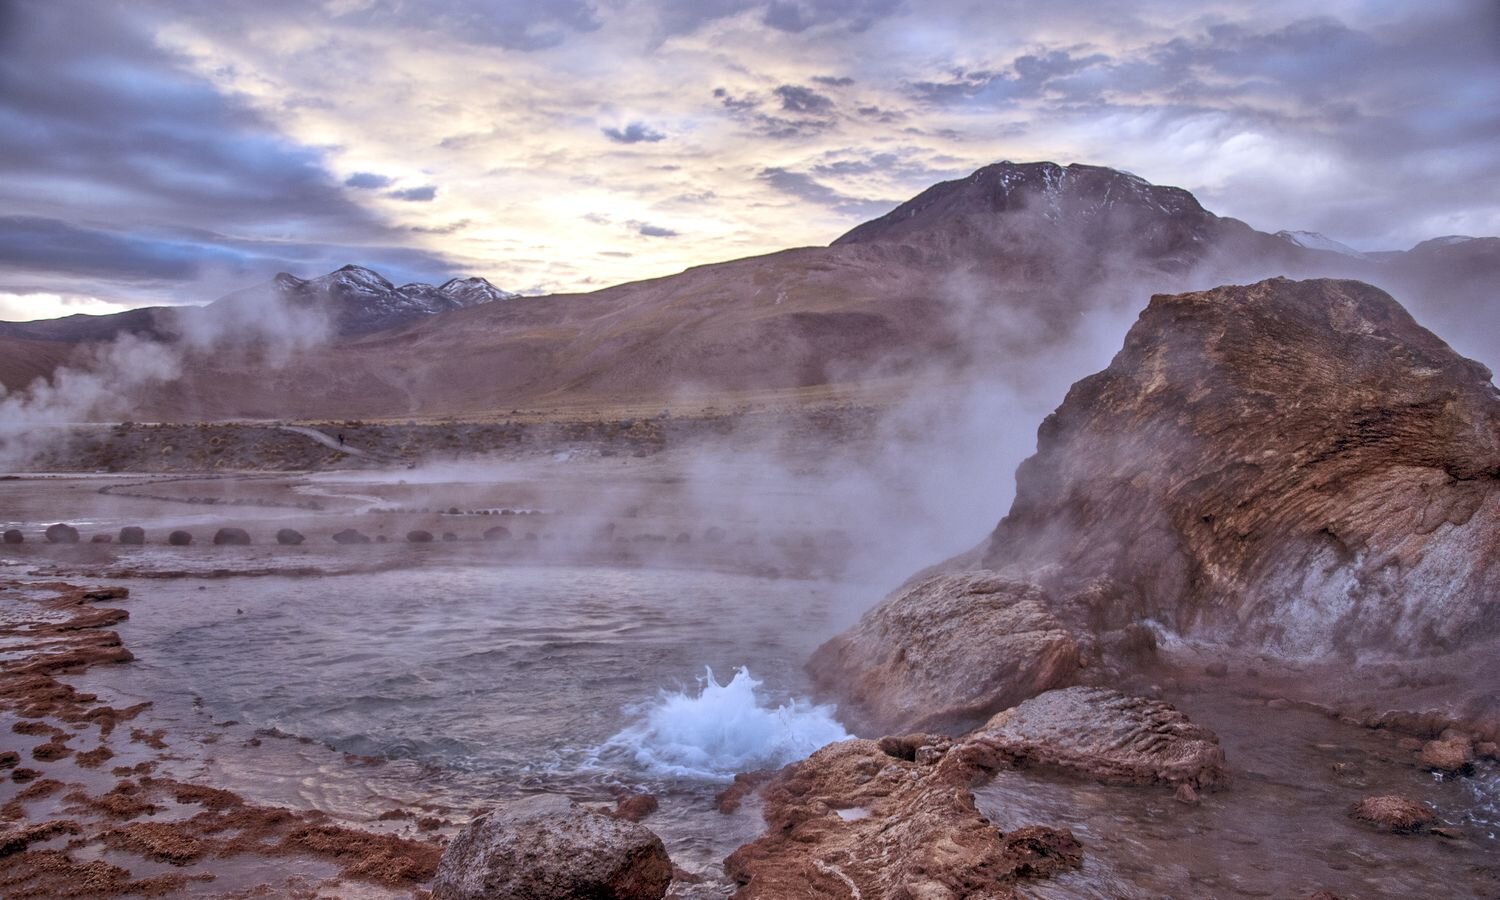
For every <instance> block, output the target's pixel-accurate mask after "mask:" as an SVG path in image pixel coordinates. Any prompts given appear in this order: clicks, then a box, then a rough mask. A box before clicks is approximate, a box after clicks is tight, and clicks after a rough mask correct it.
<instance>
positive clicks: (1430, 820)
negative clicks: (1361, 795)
mask: <svg viewBox="0 0 1500 900" xmlns="http://www.w3.org/2000/svg"><path fill="white" fill-rule="evenodd" d="M1349 815H1351V816H1353V817H1354V818H1355V819H1356V820H1357V821H1360V822H1364V823H1365V824H1366V825H1371V826H1373V827H1375V828H1379V829H1380V830H1381V831H1389V832H1392V833H1394V834H1413V833H1415V832H1419V831H1424V830H1426V829H1427V828H1429V827H1430V826H1432V825H1433V824H1434V823H1435V822H1437V816H1435V815H1433V813H1432V810H1430V809H1428V808H1427V807H1426V806H1423V805H1422V804H1420V803H1418V802H1417V801H1415V800H1408V799H1407V798H1405V797H1398V796H1395V795H1393V794H1386V795H1382V796H1379V797H1366V798H1365V799H1363V800H1361V801H1359V802H1358V803H1356V804H1354V807H1353V808H1352V809H1350V810H1349Z"/></svg>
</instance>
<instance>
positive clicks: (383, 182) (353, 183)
mask: <svg viewBox="0 0 1500 900" xmlns="http://www.w3.org/2000/svg"><path fill="white" fill-rule="evenodd" d="M394 180H395V179H393V178H388V177H386V176H384V175H377V174H375V173H374V172H355V173H354V174H353V175H350V176H349V177H348V178H345V179H344V187H352V188H360V189H361V190H370V189H376V188H383V187H390V185H391V182H392V181H394Z"/></svg>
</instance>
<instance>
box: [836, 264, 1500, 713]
mask: <svg viewBox="0 0 1500 900" xmlns="http://www.w3.org/2000/svg"><path fill="white" fill-rule="evenodd" d="M970 566H977V567H980V568H982V569H985V570H987V571H986V572H982V573H970V574H967V575H960V576H951V575H950V576H946V578H947V580H943V579H932V580H930V581H927V582H924V583H922V584H919V585H917V586H916V587H914V588H912V589H911V590H908V591H905V592H900V593H897V594H896V595H894V596H892V597H891V598H889V599H887V600H886V601H885V602H884V603H882V604H881V605H880V606H878V607H877V608H875V609H874V610H872V611H871V612H870V613H868V614H866V616H865V617H864V618H863V619H862V620H861V621H860V623H859V624H858V625H856V626H855V627H854V628H853V629H851V630H850V631H848V632H846V633H845V634H843V635H840V636H839V637H837V638H835V639H834V640H832V641H830V642H829V643H828V644H826V645H824V646H823V647H822V648H820V649H819V651H818V652H817V654H816V656H815V658H814V659H813V661H812V662H811V663H810V669H811V671H812V672H813V673H814V674H815V675H816V676H817V677H818V681H819V682H820V684H822V685H823V687H825V688H826V689H829V690H832V691H833V692H835V693H837V694H839V695H840V697H841V698H842V699H844V700H845V702H846V703H847V704H848V706H849V707H850V708H851V709H853V710H854V711H855V712H856V713H857V714H861V715H869V716H870V718H872V719H873V720H875V721H876V722H877V723H879V724H881V725H883V726H884V727H886V728H887V729H890V728H903V727H912V726H915V725H916V724H918V723H925V722H929V721H932V719H933V714H934V712H935V711H937V712H942V713H947V712H950V711H951V712H963V711H965V709H967V710H968V711H969V712H973V713H978V712H988V711H993V710H996V709H1000V708H1003V707H1004V706H1006V705H1008V703H1009V702H1011V701H1013V700H1015V699H1018V692H1024V691H1025V690H1026V685H1027V683H1028V681H1031V680H1032V679H1033V677H1035V680H1034V681H1032V684H1033V685H1034V686H1033V687H1031V688H1030V690H1031V692H1033V693H1035V692H1037V691H1040V690H1042V689H1045V688H1046V687H1049V686H1053V685H1056V684H1060V683H1064V681H1065V680H1066V679H1067V678H1068V677H1069V676H1068V675H1067V674H1065V673H1066V671H1067V670H1068V669H1069V668H1070V663H1069V660H1070V659H1079V660H1081V661H1082V662H1083V663H1085V664H1087V666H1088V671H1087V674H1088V676H1089V677H1090V678H1093V679H1095V680H1096V681H1100V682H1102V681H1104V680H1105V679H1107V678H1110V677H1111V673H1114V672H1116V671H1118V670H1119V669H1120V668H1121V667H1128V666H1129V665H1131V664H1132V663H1131V658H1132V656H1133V655H1137V654H1140V653H1149V651H1150V646H1151V645H1152V644H1153V643H1154V640H1153V635H1152V634H1151V633H1150V632H1151V631H1155V630H1157V629H1161V630H1164V631H1166V632H1169V633H1176V634H1177V635H1181V636H1183V637H1185V638H1187V639H1189V640H1191V641H1194V642H1199V643H1209V644H1214V643H1220V644H1228V645H1233V646H1234V647H1236V648H1239V649H1240V650H1243V651H1248V652H1254V653H1272V654H1275V655H1278V656H1282V657H1292V658H1300V659H1309V660H1310V659H1313V658H1325V657H1327V656H1329V655H1330V654H1332V655H1335V656H1342V657H1343V658H1344V659H1345V660H1346V661H1347V660H1349V659H1360V660H1364V659H1372V660H1374V659H1379V658H1384V659H1387V660H1401V661H1410V660H1413V659H1417V658H1429V657H1437V656H1439V655H1441V654H1451V653H1453V652H1455V651H1458V650H1463V649H1466V648H1469V647H1473V646H1476V645H1481V646H1485V647H1491V646H1497V641H1500V614H1497V613H1500V392H1497V391H1496V389H1495V386H1494V385H1493V384H1492V383H1491V381H1490V373H1489V371H1488V370H1486V369H1485V368H1484V367H1483V366H1481V365H1479V364H1478V363H1475V362H1473V361H1471V360H1467V359H1464V358H1463V357H1461V356H1459V355H1458V354H1456V353H1454V352H1453V350H1452V349H1450V348H1449V347H1448V346H1447V345H1446V344H1444V343H1443V342H1442V341H1441V340H1439V339H1438V338H1436V337H1435V336H1434V335H1432V334H1431V333H1430V332H1428V331H1426V330H1425V329H1423V328H1422V327H1421V326H1419V325H1418V324H1417V323H1416V322H1415V321H1414V320H1413V319H1412V318H1411V316H1410V315H1408V314H1407V313H1406V311H1405V310H1403V309H1402V308H1401V306H1400V305H1399V304H1397V303H1396V301H1394V300H1393V299H1392V298H1391V297H1390V296H1388V295H1387V294H1385V293H1384V292H1382V291H1380V290H1378V289H1376V288H1373V287H1370V286H1369V285H1365V284H1361V283H1358V282H1352V281H1334V280H1315V281H1303V282H1294V281H1288V280H1286V279H1279V278H1278V279H1271V280H1269V281H1263V282H1260V283H1258V284H1253V285H1248V286H1229V287H1221V288H1215V289H1213V290H1210V291H1203V292H1199V293H1189V294H1179V295H1172V296H1166V295H1161V296H1156V297H1153V298H1152V299H1151V302H1150V304H1149V306H1148V307H1147V308H1146V310H1145V311H1144V312H1143V313H1142V314H1141V317H1140V319H1139V320H1138V321H1137V322H1136V324H1135V326H1134V327H1132V328H1131V330H1130V332H1129V334H1128V335H1127V337H1126V339H1125V344H1124V347H1123V349H1122V350H1121V351H1120V352H1119V353H1118V354H1117V355H1116V356H1115V358H1114V360H1113V361H1112V362H1111V363H1110V365H1109V367H1108V368H1107V369H1105V370H1104V371H1102V372H1100V373H1098V374H1096V375H1093V376H1090V377H1088V378H1085V379H1084V380H1082V381H1080V382H1078V383H1077V384H1075V385H1074V386H1073V388H1072V389H1071V390H1070V391H1069V392H1068V395H1067V398H1066V399H1065V400H1064V402H1063V404H1062V405H1061V406H1060V407H1059V408H1058V409H1057V410H1056V411H1055V412H1054V413H1052V415H1050V416H1048V418H1047V419H1046V421H1045V422H1043V424H1042V426H1041V428H1040V429H1039V431H1038V439H1037V452H1036V454H1035V455H1034V456H1032V457H1031V458H1029V459H1028V460H1026V461H1025V462H1024V463H1023V464H1022V465H1021V467H1020V468H1019V470H1018V471H1017V475H1016V499H1015V501H1014V503H1013V505H1012V507H1011V510H1010V512H1009V514H1008V515H1007V516H1006V517H1005V518H1004V519H1003V520H1002V521H1001V522H1000V523H999V525H998V526H997V527H996V529H995V531H994V533H993V534H992V535H991V536H990V538H989V539H988V540H987V541H986V542H985V544H983V545H982V546H981V547H980V548H978V549H977V550H975V551H974V552H972V553H970V554H967V555H966V556H965V557H962V558H960V559H959V560H957V561H955V562H954V563H950V564H948V566H947V567H946V568H948V569H949V570H951V569H954V568H959V567H970ZM965 579H973V581H972V582H970V581H968V580H965ZM990 582H999V583H1008V584H1009V585H1011V586H1010V587H1006V588H1003V589H1001V591H1000V594H1001V596H1002V597H1004V598H1007V599H1005V600H1003V601H997V599H996V597H995V596H994V595H986V594H983V593H980V594H977V595H976V594H975V593H974V591H973V589H972V585H974V584H988V583H990ZM1011 597H1014V598H1015V599H1014V600H1010V599H1008V598H1011ZM1022 598H1029V599H1030V601H1032V602H1026V601H1025V600H1023V599H1022ZM1023 610H1024V614H1022V611H1023ZM949 620H951V621H953V622H954V623H955V624H954V625H953V626H952V627H950V626H949V625H948V622H949ZM1065 636H1066V639H1065ZM1070 645H1071V646H1075V647H1076V649H1075V650H1073V651H1072V652H1071V653H1070V652H1068V651H1067V650H1066V649H1065V648H1067V647H1069V646H1070ZM1486 652H1488V651H1486ZM1018 655H1019V656H1020V658H1021V659H1022V660H1023V661H1022V662H1018ZM1100 661H1102V662H1103V663H1104V665H1095V663H1096V662H1100ZM1199 665H1200V666H1201V663H1200V664H1199ZM1075 677H1077V678H1080V679H1081V678H1082V675H1079V674H1076V673H1075ZM1054 678H1055V679H1056V680H1053V679H1054ZM1314 687H1315V686H1314ZM956 700H962V702H961V703H960V702H955V701H956Z"/></svg>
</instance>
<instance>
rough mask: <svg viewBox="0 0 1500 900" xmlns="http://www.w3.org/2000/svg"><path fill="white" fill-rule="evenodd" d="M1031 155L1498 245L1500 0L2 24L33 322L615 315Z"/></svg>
mask: <svg viewBox="0 0 1500 900" xmlns="http://www.w3.org/2000/svg"><path fill="white" fill-rule="evenodd" d="M1004 159H1009V160H1014V161H1034V160H1043V159H1045V160H1052V161H1055V162H1060V163H1070V162H1085V163H1091V164H1097V165H1107V166H1113V167H1116V168H1121V169H1125V170H1128V171H1131V172H1134V173H1135V174H1137V175H1140V176H1142V177H1144V178H1146V179H1148V180H1150V181H1153V182H1156V183H1159V184H1173V185H1178V186H1181V187H1185V188H1187V189H1189V190H1191V191H1193V192H1194V193H1195V194H1196V195H1197V196H1198V198H1199V200H1200V201H1201V202H1203V204H1204V205H1205V206H1207V207H1208V208H1209V209H1211V210H1213V211H1215V212H1217V213H1219V214H1221V215H1231V216H1235V217H1238V218H1241V219H1244V220H1245V221H1247V222H1249V223H1250V224H1251V225H1253V226H1255V227H1257V228H1261V229H1263V230H1268V231H1275V230H1279V229H1282V228H1289V229H1306V230H1315V231H1320V232H1323V233H1324V234H1326V235H1328V236H1330V237H1333V238H1335V239H1337V240H1340V241H1343V242H1345V243H1348V244H1350V245H1352V246H1355V247H1358V248H1360V249H1387V248H1404V247H1409V246H1411V245H1412V244H1415V243H1417V242H1418V241H1421V240H1424V239H1427V238H1431V237H1436V236H1440V235H1447V234H1470V235H1500V3H1497V2H1495V0H1426V2H1422V3H1405V2H1369V0H1325V2H1323V3H1320V4H1315V5H1314V4H1306V3H1302V2H1260V3H1256V2H1223V3H1215V2H1202V3H1185V2H1170V0H1134V2H1128V0H1122V2H1115V3H1096V2H1079V0H1053V2H1050V3H1018V2H1009V0H986V2H963V0H923V2H917V0H770V2H763V0H649V2H648V0H554V2H547V0H429V2H425V3H418V2H412V0H257V2H253V3H250V2H236V0H218V2H215V0H133V2H123V0H122V2H101V0H0V319H7V320H18V319H33V318H43V317H51V316H56V315H66V314H71V313H77V312H89V313H97V312H112V311H118V310H119V309H122V308H126V307H133V306H143V305H154V304H177V303H202V302H208V301H210V300H213V299H214V298H216V297H218V296H221V295H222V294H224V293H227V292H228V291H230V290H234V289H236V288H240V287H245V286H249V285H252V284H256V283H259V282H261V281H264V280H266V279H269V278H270V277H272V276H273V275H274V274H275V273H277V272H279V271H289V272H292V273H293V274H296V275H300V276H303V277H313V276H316V275H320V274H323V273H325V272H328V271H330V270H332V269H335V268H337V267H339V266H342V265H344V264H346V263H356V264H360V265H365V266H369V267H372V268H375V269H377V270H378V271H380V272H382V273H383V274H385V275H386V276H387V277H389V278H390V279H391V280H392V281H394V282H396V283H398V284H400V283H403V282H406V281H428V282H440V281H442V280H445V279H447V278H449V277H452V276H456V275H481V276H484V277H486V278H488V279H490V280H491V281H492V282H494V283H495V284H496V285H497V286H498V287H501V288H504V289H507V290H514V291H524V292H529V293H553V292H562V291H584V290H593V289H597V288H600V287H605V286H608V285H611V284H617V283H620V282H624V281H630V280H635V279H640V278H647V277H654V276H659V275H666V274H671V273H673V272H677V271H680V270H682V269H683V268H686V267H688V266H692V265H699V264H703V263H710V262H717V261H721V260H726V259H734V258H739V257H744V256H750V255H755V254H759V253H765V252H770V251H774V250H778V249H783V248H786V247H793V246H804V245H809V244H826V243H828V242H830V241H832V240H833V239H834V238H836V237H838V236H839V235H840V234H842V233H843V232H844V231H847V230H848V229H849V228H851V227H853V226H854V225H856V224H858V223H860V222H862V221H865V220H867V219H870V218H873V217H875V216H877V215H880V214H882V213H884V212H886V211H888V210H889V209H891V208H892V207H894V206H895V205H896V204H898V203H899V202H901V201H903V200H905V199H908V198H909V197H911V196H913V195H915V194H916V193H918V192H920V191H921V190H922V189H924V188H926V187H927V186H929V185H931V184H932V183H934V182H937V181H941V180H945V179H950V178H958V177H962V176H964V175H966V174H968V173H969V172H971V171H973V170H974V169H976V168H978V167H980V166H983V165H986V164H988V163H992V162H997V161H1000V160H1004Z"/></svg>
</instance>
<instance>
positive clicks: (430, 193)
mask: <svg viewBox="0 0 1500 900" xmlns="http://www.w3.org/2000/svg"><path fill="white" fill-rule="evenodd" d="M437 191H438V189H437V185H435V184H424V185H422V186H421V187H410V188H402V189H401V190H399V191H391V192H389V193H387V194H386V196H387V197H390V198H391V199H392V200H406V201H408V202H412V203H431V202H432V200H433V199H434V198H435V197H437Z"/></svg>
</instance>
